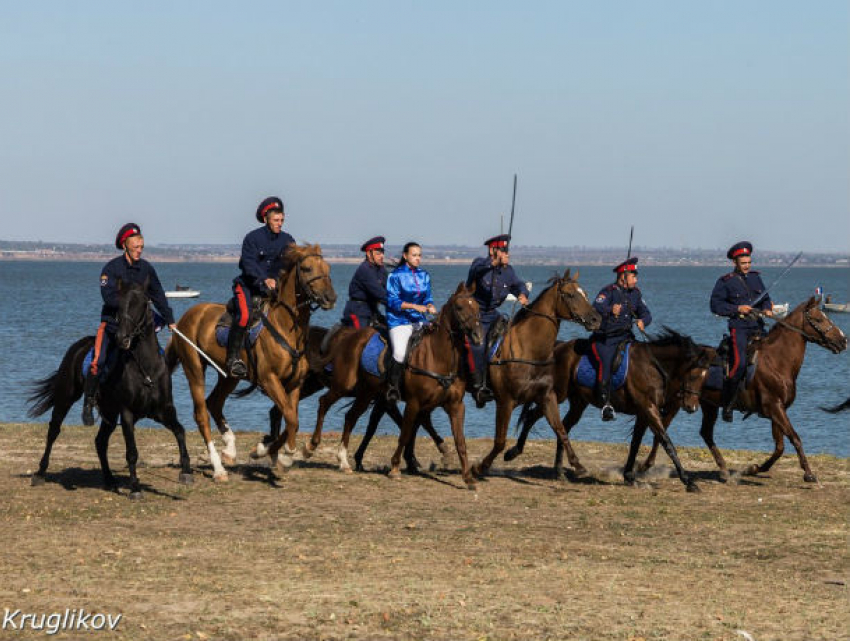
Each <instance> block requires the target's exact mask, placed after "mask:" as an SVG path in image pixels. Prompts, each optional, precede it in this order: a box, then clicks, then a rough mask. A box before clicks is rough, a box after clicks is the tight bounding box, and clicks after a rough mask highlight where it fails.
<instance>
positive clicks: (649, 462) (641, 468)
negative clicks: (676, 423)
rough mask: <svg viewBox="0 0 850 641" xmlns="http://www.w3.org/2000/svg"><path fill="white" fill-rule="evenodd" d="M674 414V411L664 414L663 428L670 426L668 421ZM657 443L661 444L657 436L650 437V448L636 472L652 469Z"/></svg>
mask: <svg viewBox="0 0 850 641" xmlns="http://www.w3.org/2000/svg"><path fill="white" fill-rule="evenodd" d="M675 416H676V413H675V412H674V413H672V414H666V415H665V416H664V429H665V430H666V429H668V428H669V427H670V423H672V422H673V418H674V417H675ZM659 445H661V443H660V442H659V441H658V439H657V438H655V437H653V438H652V448H651V449H650V450H649V454H648V455H647V457H646V459H645V460H644V462H643V463H641V464H640V465H638V466H637V471H638V472H640V473H641V474H643V473H645V472H647V471H649V470H650V469H652V466H653V465H655V457H656V456H657V455H658V446H659Z"/></svg>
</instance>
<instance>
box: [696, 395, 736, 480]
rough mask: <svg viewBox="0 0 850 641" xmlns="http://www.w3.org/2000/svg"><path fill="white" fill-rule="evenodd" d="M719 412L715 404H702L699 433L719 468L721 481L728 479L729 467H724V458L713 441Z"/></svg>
mask: <svg viewBox="0 0 850 641" xmlns="http://www.w3.org/2000/svg"><path fill="white" fill-rule="evenodd" d="M719 412H720V408H719V407H717V405H710V404H708V403H703V404H702V425H701V426H700V428H699V435H700V436H702V440H703V441H704V442H705V445H706V447H708V451H709V452H711V455H712V456H713V457H714V462H715V464H716V465H717V467H718V468H719V469H720V478H721V479H722V480H723V481H728V480H729V468H728V467H726V459H724V458H723V454H721V453H720V449H719V448H718V447H717V444H716V443H715V442H714V426H715V425H716V424H717V414H718V413H719Z"/></svg>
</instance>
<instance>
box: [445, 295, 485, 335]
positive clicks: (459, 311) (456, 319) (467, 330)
mask: <svg viewBox="0 0 850 641" xmlns="http://www.w3.org/2000/svg"><path fill="white" fill-rule="evenodd" d="M474 293H475V283H473V284H472V287H470V288H467V287H466V284H465V283H463V282H460V283H459V284H458V286H457V289H456V290H455V293H454V294H452V295H451V296H450V297H449V300H448V301H446V304H445V306H444V309H447V310H448V311H449V314H450V318H451V319H452V323H453V325H455V327H456V328H457V330H459V331H460V332H461V333H462V334H463V335H464V336H466V337H467V338H469V340H470V341H471V342H472V343H473V344H474V345H480V344H481V343H483V342H484V329H483V328H482V327H481V319H480V318H479V305H478V301H477V300H475V298H474V297H473V294H474Z"/></svg>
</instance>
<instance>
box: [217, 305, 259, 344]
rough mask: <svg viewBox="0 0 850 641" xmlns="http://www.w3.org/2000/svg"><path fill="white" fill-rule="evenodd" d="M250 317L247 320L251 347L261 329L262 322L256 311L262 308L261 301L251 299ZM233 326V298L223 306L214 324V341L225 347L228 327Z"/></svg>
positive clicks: (228, 331) (228, 332) (228, 333)
mask: <svg viewBox="0 0 850 641" xmlns="http://www.w3.org/2000/svg"><path fill="white" fill-rule="evenodd" d="M251 306H252V307H253V309H252V310H251V318H250V320H249V321H248V346H249V347H253V346H254V343H256V342H257V339H258V338H259V336H260V332H262V331H263V322H262V320H261V319H260V314H259V313H258V312H259V311H260V309H261V308H262V302H261V301H258V300H256V299H254V300H253V301H251ZM232 326H233V300H232V299H231V300H230V301H229V302H228V303H227V306H226V307H225V310H224V313H223V314H222V315H221V316H219V319H218V322H217V323H216V324H215V341H216V343H218V344H219V345H220V346H221V347H227V337H228V336H230V328H231V327H232Z"/></svg>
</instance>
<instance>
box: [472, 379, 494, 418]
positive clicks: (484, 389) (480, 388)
mask: <svg viewBox="0 0 850 641" xmlns="http://www.w3.org/2000/svg"><path fill="white" fill-rule="evenodd" d="M469 378H470V382H471V383H472V390H471V391H472V398H474V399H475V406H476V407H477V408H478V409H481V408H482V407H484V406H485V405H486V404H487V403H489V402H490V401H492V400H493V390H491V389H490V388H489V387H488V386H487V382H486V381H485V380H484V372H482V371H481V370H475V371H474V372H470V373H469Z"/></svg>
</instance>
